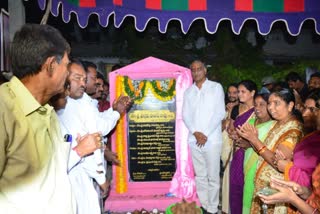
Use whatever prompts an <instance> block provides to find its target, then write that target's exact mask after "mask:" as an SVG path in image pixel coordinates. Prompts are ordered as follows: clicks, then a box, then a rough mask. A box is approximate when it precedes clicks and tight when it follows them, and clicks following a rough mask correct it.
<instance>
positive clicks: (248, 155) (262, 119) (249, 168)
mask: <svg viewBox="0 0 320 214" xmlns="http://www.w3.org/2000/svg"><path fill="white" fill-rule="evenodd" d="M268 98H269V94H258V95H256V96H255V98H254V111H255V115H256V118H252V119H251V120H249V124H251V125H253V126H254V127H256V128H257V130H258V138H259V140H260V141H261V142H263V141H264V139H265V138H266V137H267V135H268V133H269V131H270V129H271V128H272V127H273V126H274V125H275V123H276V122H275V121H274V120H271V117H270V114H269V113H268V109H267V104H268ZM258 158H259V155H258V154H257V153H256V152H255V151H254V150H253V148H252V147H250V148H248V149H246V151H245V155H244V163H243V166H244V168H243V169H244V187H243V207H242V213H243V214H249V213H250V209H251V203H252V198H253V191H254V177H255V175H256V169H257V161H258Z"/></svg>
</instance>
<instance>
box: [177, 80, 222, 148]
mask: <svg viewBox="0 0 320 214" xmlns="http://www.w3.org/2000/svg"><path fill="white" fill-rule="evenodd" d="M182 116H183V121H184V123H185V125H186V126H187V128H188V129H189V137H188V141H189V143H191V144H192V145H196V138H195V136H194V135H193V133H194V132H202V133H203V134H204V135H205V136H207V138H208V140H207V143H206V144H205V145H207V144H212V143H221V141H222V137H221V136H222V131H221V121H222V120H223V118H224V116H225V104H224V92H223V88H222V86H221V84H219V83H217V82H213V81H210V80H206V81H205V82H204V83H203V84H202V87H201V89H199V88H198V87H197V86H196V85H195V84H193V85H192V86H190V87H189V88H188V89H187V90H186V91H185V94H184V100H183V107H182Z"/></svg>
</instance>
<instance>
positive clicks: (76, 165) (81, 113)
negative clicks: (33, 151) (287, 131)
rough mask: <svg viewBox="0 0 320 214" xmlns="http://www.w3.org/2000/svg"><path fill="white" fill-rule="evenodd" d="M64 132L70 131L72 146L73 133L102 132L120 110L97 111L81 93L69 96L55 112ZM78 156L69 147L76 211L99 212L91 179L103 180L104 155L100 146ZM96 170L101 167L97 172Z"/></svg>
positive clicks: (109, 126) (107, 127) (92, 102)
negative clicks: (63, 106) (80, 156)
mask: <svg viewBox="0 0 320 214" xmlns="http://www.w3.org/2000/svg"><path fill="white" fill-rule="evenodd" d="M58 116H59V119H60V123H61V129H62V132H63V134H71V135H72V137H73V141H72V147H75V146H76V145H77V142H76V140H75V139H76V136H77V135H78V134H79V135H80V136H83V135H85V134H87V133H89V134H92V133H95V132H101V133H102V135H106V134H108V133H109V132H110V131H111V130H112V129H113V128H114V126H115V125H116V123H117V120H118V119H119V117H120V114H119V113H118V112H116V111H113V110H112V109H108V110H107V111H105V112H102V113H100V112H99V111H98V108H97V103H96V102H95V100H93V99H92V98H90V97H89V96H88V95H87V94H84V95H83V97H82V98H80V99H77V100H75V99H72V98H70V97H68V101H67V105H66V107H65V109H63V110H60V111H59V112H58ZM79 160H80V158H79V156H78V155H77V154H76V153H75V152H74V151H73V150H71V152H70V156H69V165H68V170H69V178H70V182H71V184H72V188H73V192H74V193H75V196H76V200H77V205H78V212H77V213H78V214H88V213H90V214H91V213H92V214H98V213H99V214H100V212H101V211H100V207H99V200H98V195H97V192H96V191H95V189H94V186H93V183H92V179H95V180H96V181H97V183H98V184H103V183H104V182H105V181H106V177H105V169H104V167H103V164H102V165H98V163H99V162H101V163H103V156H102V154H101V151H100V150H96V151H95V153H94V155H90V156H86V157H85V158H82V159H81V161H79ZM97 171H103V173H98V172H97Z"/></svg>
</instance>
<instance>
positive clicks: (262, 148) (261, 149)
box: [257, 146, 267, 155]
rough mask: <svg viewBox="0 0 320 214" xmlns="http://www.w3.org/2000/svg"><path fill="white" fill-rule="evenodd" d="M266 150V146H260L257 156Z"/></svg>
mask: <svg viewBox="0 0 320 214" xmlns="http://www.w3.org/2000/svg"><path fill="white" fill-rule="evenodd" d="M266 148H267V147H266V146H262V147H261V148H260V149H258V151H257V154H258V155H260V153H262V152H264V151H265V150H266Z"/></svg>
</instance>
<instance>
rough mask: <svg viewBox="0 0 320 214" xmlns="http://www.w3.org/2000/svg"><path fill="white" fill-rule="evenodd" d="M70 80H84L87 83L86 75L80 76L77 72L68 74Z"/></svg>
mask: <svg viewBox="0 0 320 214" xmlns="http://www.w3.org/2000/svg"><path fill="white" fill-rule="evenodd" d="M70 78H71V80H74V81H77V82H84V83H87V77H85V76H81V75H78V74H74V75H71V76H70Z"/></svg>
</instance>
